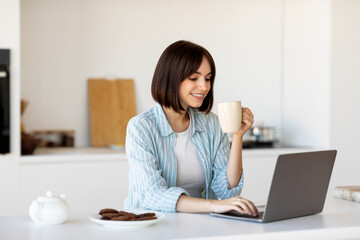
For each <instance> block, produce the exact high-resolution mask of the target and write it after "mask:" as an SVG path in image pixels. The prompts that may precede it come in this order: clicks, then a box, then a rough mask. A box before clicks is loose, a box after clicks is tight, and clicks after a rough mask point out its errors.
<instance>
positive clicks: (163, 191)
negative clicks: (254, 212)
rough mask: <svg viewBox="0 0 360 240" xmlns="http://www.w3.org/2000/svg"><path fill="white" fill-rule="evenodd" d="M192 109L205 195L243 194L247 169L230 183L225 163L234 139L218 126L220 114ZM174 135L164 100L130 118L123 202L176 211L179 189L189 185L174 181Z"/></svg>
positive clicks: (193, 140) (193, 137) (159, 209)
mask: <svg viewBox="0 0 360 240" xmlns="http://www.w3.org/2000/svg"><path fill="white" fill-rule="evenodd" d="M189 113H190V115H191V118H190V119H191V126H192V131H191V132H192V136H191V138H190V140H191V142H192V143H193V144H194V145H195V148H196V151H197V154H198V157H199V160H200V162H201V166H202V167H203V170H204V175H205V183H206V187H205V190H204V191H203V194H202V198H206V199H218V198H220V199H226V198H230V197H234V196H238V195H240V193H241V189H242V186H243V175H242V176H241V179H240V181H239V184H238V186H237V187H235V188H232V189H229V183H228V180H227V177H226V167H227V163H228V159H229V152H230V144H229V140H228V138H227V136H226V135H225V134H224V133H222V131H221V129H220V125H219V121H218V118H217V116H216V115H215V114H213V113H209V114H205V113H202V112H199V111H197V110H196V109H193V108H191V107H189ZM175 139H176V134H175V132H174V131H173V130H172V128H171V126H170V125H169V122H168V121H167V119H166V116H165V114H164V112H163V110H162V107H161V106H160V104H156V106H154V107H153V108H151V109H149V110H148V111H146V112H144V113H142V114H140V115H137V116H136V117H133V118H132V119H131V120H130V121H129V123H128V126H127V132H126V144H125V147H126V156H127V159H128V161H129V165H130V172H129V192H128V196H127V198H126V200H125V206H124V207H125V208H127V209H129V208H143V209H151V210H155V211H164V212H175V211H176V203H177V201H178V199H179V197H180V195H181V194H185V195H189V194H188V193H187V192H186V190H185V189H182V188H180V187H177V186H176V173H177V160H176V156H175V152H174V148H175ZM189 167H190V166H189Z"/></svg>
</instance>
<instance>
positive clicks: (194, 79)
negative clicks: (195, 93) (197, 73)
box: [189, 77, 197, 81]
mask: <svg viewBox="0 0 360 240" xmlns="http://www.w3.org/2000/svg"><path fill="white" fill-rule="evenodd" d="M196 79H197V78H192V77H189V80H191V81H196Z"/></svg>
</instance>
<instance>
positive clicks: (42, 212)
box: [29, 191, 70, 225]
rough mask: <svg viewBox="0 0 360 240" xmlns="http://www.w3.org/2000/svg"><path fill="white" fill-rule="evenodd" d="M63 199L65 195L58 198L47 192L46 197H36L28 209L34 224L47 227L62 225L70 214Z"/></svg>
mask: <svg viewBox="0 0 360 240" xmlns="http://www.w3.org/2000/svg"><path fill="white" fill-rule="evenodd" d="M65 198H66V196H65V194H62V195H61V196H60V197H58V196H54V195H53V193H52V192H50V191H47V192H46V197H38V198H37V199H36V200H34V201H32V203H31V205H30V208H29V213H30V217H31V219H32V220H33V221H34V222H36V223H41V224H48V225H53V224H61V223H64V222H65V221H66V220H67V219H68V218H69V214H70V209H69V205H68V204H67V202H66V201H65Z"/></svg>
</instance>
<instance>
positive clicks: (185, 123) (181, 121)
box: [162, 106, 190, 132]
mask: <svg viewBox="0 0 360 240" xmlns="http://www.w3.org/2000/svg"><path fill="white" fill-rule="evenodd" d="M162 109H163V111H164V113H165V116H166V119H167V120H168V122H169V124H170V126H171V128H172V129H173V130H174V132H183V131H185V130H186V129H188V127H189V124H190V115H189V113H188V111H182V112H181V113H177V112H175V111H174V110H173V109H172V108H166V107H164V106H162Z"/></svg>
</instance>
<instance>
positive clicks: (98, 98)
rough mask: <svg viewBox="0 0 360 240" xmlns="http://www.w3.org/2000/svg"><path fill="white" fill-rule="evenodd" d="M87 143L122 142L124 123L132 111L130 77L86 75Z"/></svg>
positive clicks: (132, 83)
mask: <svg viewBox="0 0 360 240" xmlns="http://www.w3.org/2000/svg"><path fill="white" fill-rule="evenodd" d="M88 93H89V111H90V126H91V144H92V146H94V147H108V146H109V145H110V144H125V135H126V126H127V123H128V122H129V120H130V119H131V118H132V117H134V116H135V115H136V103H135V90H134V80H132V79H116V80H106V79H88Z"/></svg>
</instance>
